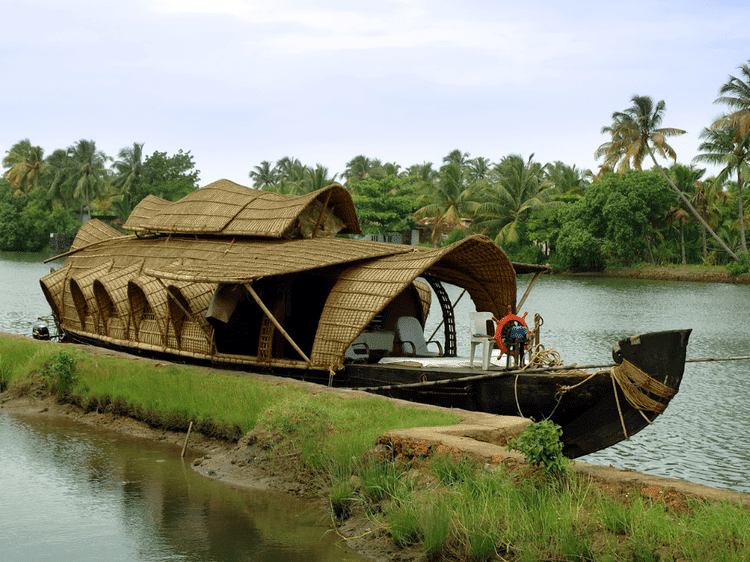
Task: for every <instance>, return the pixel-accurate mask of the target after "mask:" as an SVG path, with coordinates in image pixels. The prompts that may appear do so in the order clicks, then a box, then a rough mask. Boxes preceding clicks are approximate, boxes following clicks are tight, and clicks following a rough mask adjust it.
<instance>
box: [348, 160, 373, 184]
mask: <svg viewBox="0 0 750 562" xmlns="http://www.w3.org/2000/svg"><path fill="white" fill-rule="evenodd" d="M371 169H372V160H370V159H369V158H368V157H367V156H365V155H364V154H359V155H358V156H355V157H354V158H352V159H351V160H349V162H347V163H346V169H345V170H344V178H345V179H346V185H347V186H351V185H352V184H355V183H357V182H360V181H362V180H363V179H365V178H366V177H367V175H368V174H369V173H370V170H371Z"/></svg>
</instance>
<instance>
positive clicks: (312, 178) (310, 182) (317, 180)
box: [301, 164, 336, 193]
mask: <svg viewBox="0 0 750 562" xmlns="http://www.w3.org/2000/svg"><path fill="white" fill-rule="evenodd" d="M328 173H329V172H328V168H326V167H325V166H322V165H320V164H316V165H315V168H314V169H313V168H310V167H307V168H305V170H304V178H303V180H302V185H301V187H302V192H303V193H310V192H312V191H317V190H318V189H323V188H324V187H327V186H329V185H331V184H332V183H333V182H335V181H336V174H333V176H329V175H328Z"/></svg>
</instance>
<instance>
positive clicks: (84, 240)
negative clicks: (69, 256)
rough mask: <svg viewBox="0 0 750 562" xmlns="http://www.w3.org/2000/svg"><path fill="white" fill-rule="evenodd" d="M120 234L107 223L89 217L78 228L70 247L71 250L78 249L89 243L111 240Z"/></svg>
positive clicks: (120, 234)
mask: <svg viewBox="0 0 750 562" xmlns="http://www.w3.org/2000/svg"><path fill="white" fill-rule="evenodd" d="M121 236H122V233H121V232H118V231H117V230H116V229H114V228H112V227H111V226H109V225H108V224H107V223H105V222H102V221H100V220H99V219H91V220H90V221H86V223H84V225H83V226H82V227H81V228H79V229H78V232H77V233H76V237H75V240H73V244H72V245H71V247H70V249H71V251H72V250H80V249H81V248H84V247H86V246H89V245H90V244H96V243H97V242H101V241H102V240H111V239H113V238H119V237H121Z"/></svg>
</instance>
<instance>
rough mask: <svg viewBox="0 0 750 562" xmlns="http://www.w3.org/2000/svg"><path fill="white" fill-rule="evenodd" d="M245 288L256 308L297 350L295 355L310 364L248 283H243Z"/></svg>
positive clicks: (308, 359)
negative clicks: (256, 305) (258, 308)
mask: <svg viewBox="0 0 750 562" xmlns="http://www.w3.org/2000/svg"><path fill="white" fill-rule="evenodd" d="M245 288H246V289H247V292H248V293H250V296H251V297H253V299H254V300H255V302H256V303H258V306H259V307H260V308H261V310H262V311H263V312H264V313H265V315H266V316H268V319H269V320H270V321H271V322H273V325H274V326H276V329H277V330H278V331H279V332H281V335H283V336H284V337H285V338H286V341H288V342H289V343H290V344H291V345H292V347H293V348H294V349H296V350H297V353H299V354H300V356H301V357H302V359H304V360H305V361H307V363H312V361H310V358H309V357H308V356H307V355H305V352H304V351H302V350H301V349H300V348H299V346H298V345H297V344H296V343H295V341H294V340H293V339H292V337H291V336H290V335H289V334H287V333H286V330H285V329H284V328H282V327H281V324H279V321H278V320H276V317H275V316H274V315H273V314H271V311H270V310H268V307H266V305H265V304H263V301H262V300H260V297H259V296H258V293H256V292H255V291H254V290H253V288H252V287H251V286H250V283H245Z"/></svg>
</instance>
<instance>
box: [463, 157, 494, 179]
mask: <svg viewBox="0 0 750 562" xmlns="http://www.w3.org/2000/svg"><path fill="white" fill-rule="evenodd" d="M490 170H491V162H490V159H489V158H485V157H484V156H477V157H476V158H472V159H471V160H469V164H468V170H467V172H466V176H467V178H468V179H469V182H471V183H477V182H478V181H481V180H486V179H487V178H488V177H489V175H490Z"/></svg>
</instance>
